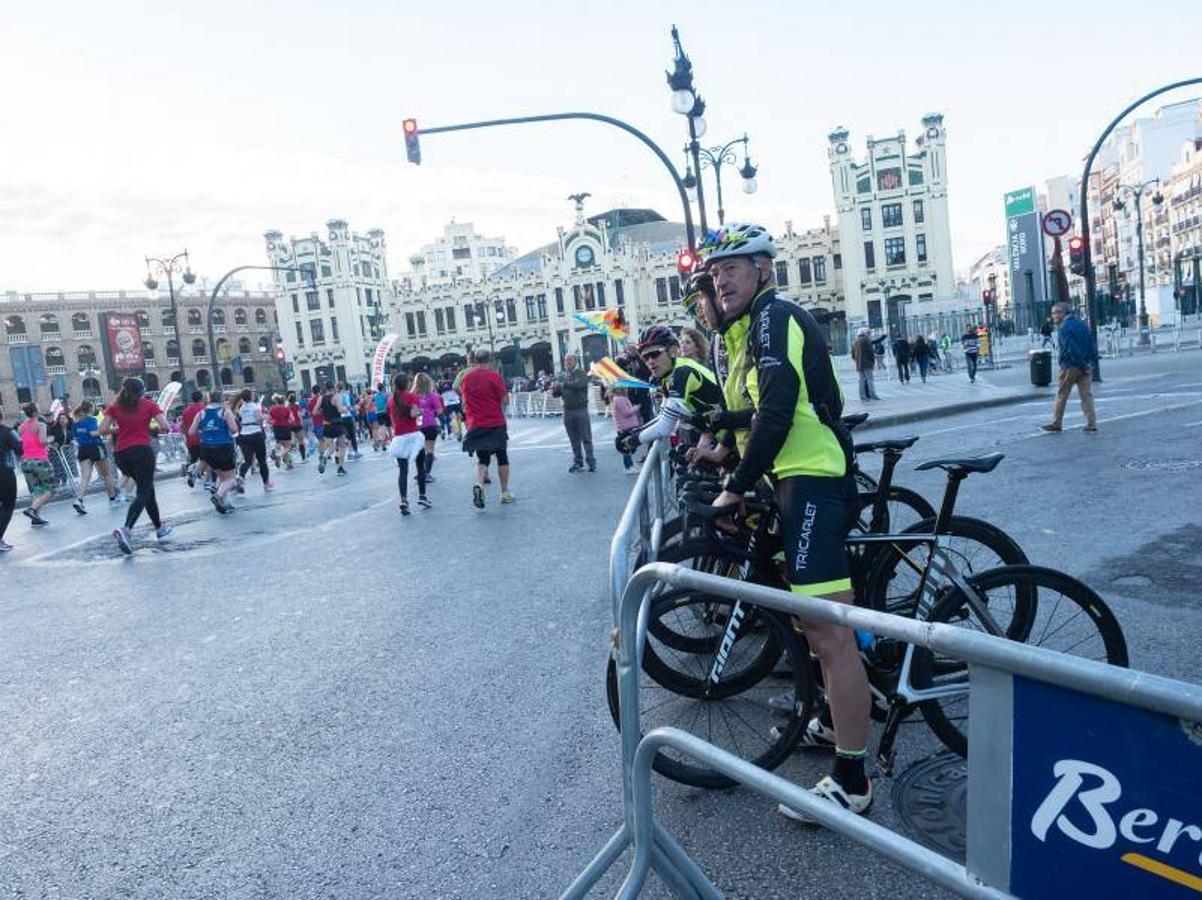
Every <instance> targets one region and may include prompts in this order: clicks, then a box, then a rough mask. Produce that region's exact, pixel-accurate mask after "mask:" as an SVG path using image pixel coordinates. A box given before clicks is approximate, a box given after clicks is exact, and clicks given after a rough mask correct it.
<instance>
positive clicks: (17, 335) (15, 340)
mask: <svg viewBox="0 0 1202 900" xmlns="http://www.w3.org/2000/svg"><path fill="white" fill-rule="evenodd" d="M4 340H5V342H6V343H9V344H28V343H29V335H27V334H26V333H25V332H24V331H18V332H11V331H10V332H9V333H8V334H6V335H5V336H4Z"/></svg>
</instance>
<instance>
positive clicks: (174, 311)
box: [142, 249, 196, 381]
mask: <svg viewBox="0 0 1202 900" xmlns="http://www.w3.org/2000/svg"><path fill="white" fill-rule="evenodd" d="M181 260H182V261H183V263H182V266H181V263H180V261H181ZM156 272H157V273H158V274H159V275H160V276H162V275H166V276H167V292H168V294H169V295H170V297H171V327H172V328H174V329H175V342H176V346H178V347H179V348H180V350H179V374H180V380H181V381H183V380H184V375H185V373H184V349H183V344H182V343H181V342H180V331H179V307H178V306H177V305H176V303H175V274H176V273H177V272H182V273H183V274H182V275H181V278H182V280H183V282H184V284H189V285H190V284H194V283H195V282H196V275H195V274H193V272H192V265H191V261H190V260H189V259H188V251H187V250H186V249H185V250H184V251H183V252H181V253H177V254H175V256H173V257H171V258H170V259H163V258H161V257H158V256H148V257H146V280H145V281H144V282H142V283H143V284H145V285H146V290H148V291H157V290H158V288H159V283H158V281H157V280H155V277H154V275H155V273H156Z"/></svg>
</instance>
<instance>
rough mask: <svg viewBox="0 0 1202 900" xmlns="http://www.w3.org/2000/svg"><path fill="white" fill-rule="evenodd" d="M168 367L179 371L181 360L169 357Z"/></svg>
mask: <svg viewBox="0 0 1202 900" xmlns="http://www.w3.org/2000/svg"><path fill="white" fill-rule="evenodd" d="M167 365H168V367H170V368H172V369H178V368H179V360H178V359H175V358H173V357H170V356H168V357H167Z"/></svg>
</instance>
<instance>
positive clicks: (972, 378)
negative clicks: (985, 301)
mask: <svg viewBox="0 0 1202 900" xmlns="http://www.w3.org/2000/svg"><path fill="white" fill-rule="evenodd" d="M960 346H961V347H962V348H963V350H964V367H965V368H966V369H967V370H968V383H969V384H976V382H977V357H978V356H979V355H980V353H981V339H980V338H979V337H977V330H976V329H975V328H973V327H972V326H971V325H966V326H964V334H962V335H961V336H960Z"/></svg>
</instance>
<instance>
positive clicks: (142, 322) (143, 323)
mask: <svg viewBox="0 0 1202 900" xmlns="http://www.w3.org/2000/svg"><path fill="white" fill-rule="evenodd" d="M134 315H135V316H137V317H138V327H139V328H149V327H150V316H149V315H147V314H146V310H144V309H139V310H137V311H136V312H135V313H134Z"/></svg>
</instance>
